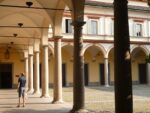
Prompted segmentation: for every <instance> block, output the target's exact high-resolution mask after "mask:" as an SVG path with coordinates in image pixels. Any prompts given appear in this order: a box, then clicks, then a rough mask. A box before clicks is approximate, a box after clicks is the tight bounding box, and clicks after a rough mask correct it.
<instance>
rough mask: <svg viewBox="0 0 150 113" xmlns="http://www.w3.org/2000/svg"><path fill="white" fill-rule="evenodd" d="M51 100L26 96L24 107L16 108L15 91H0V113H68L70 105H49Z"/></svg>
mask: <svg viewBox="0 0 150 113" xmlns="http://www.w3.org/2000/svg"><path fill="white" fill-rule="evenodd" d="M51 101H52V98H39V96H35V95H28V98H27V102H26V106H25V107H22V106H21V107H19V108H17V103H18V94H17V92H16V90H0V113H68V112H69V111H70V110H71V107H72V106H71V105H69V104H67V103H63V104H51Z"/></svg>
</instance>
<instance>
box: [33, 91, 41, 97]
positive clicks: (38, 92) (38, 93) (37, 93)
mask: <svg viewBox="0 0 150 113" xmlns="http://www.w3.org/2000/svg"><path fill="white" fill-rule="evenodd" d="M33 94H34V95H37V96H39V95H41V93H40V91H35V92H34V93H33Z"/></svg>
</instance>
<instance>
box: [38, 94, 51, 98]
mask: <svg viewBox="0 0 150 113" xmlns="http://www.w3.org/2000/svg"><path fill="white" fill-rule="evenodd" d="M40 98H50V96H49V95H48V94H44V95H41V96H40Z"/></svg>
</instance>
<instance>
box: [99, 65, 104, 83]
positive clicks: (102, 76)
mask: <svg viewBox="0 0 150 113" xmlns="http://www.w3.org/2000/svg"><path fill="white" fill-rule="evenodd" d="M99 70H100V75H99V76H100V77H99V78H100V85H104V84H105V78H104V64H100V65H99Z"/></svg>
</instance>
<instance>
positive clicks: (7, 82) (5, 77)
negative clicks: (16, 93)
mask: <svg viewBox="0 0 150 113" xmlns="http://www.w3.org/2000/svg"><path fill="white" fill-rule="evenodd" d="M9 88H12V64H0V89H9Z"/></svg>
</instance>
